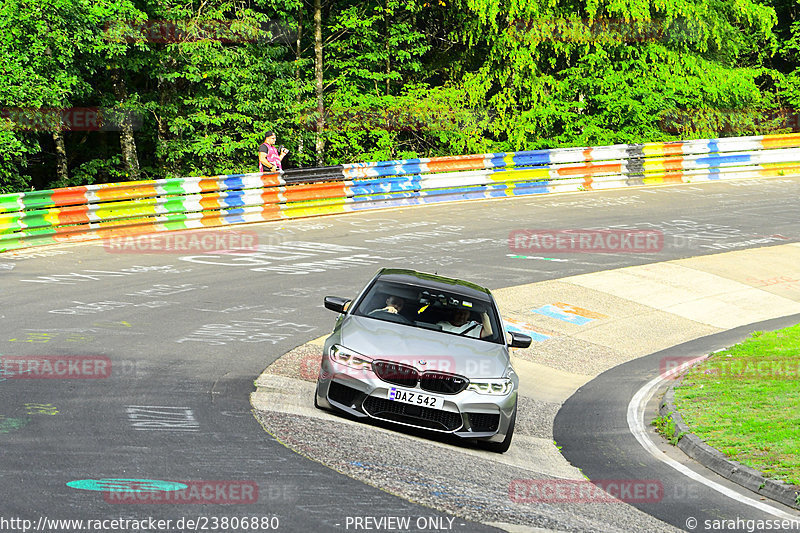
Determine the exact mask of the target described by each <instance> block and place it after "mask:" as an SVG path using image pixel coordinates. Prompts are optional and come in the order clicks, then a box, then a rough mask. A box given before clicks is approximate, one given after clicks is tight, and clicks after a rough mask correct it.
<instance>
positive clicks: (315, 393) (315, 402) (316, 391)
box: [314, 385, 323, 411]
mask: <svg viewBox="0 0 800 533" xmlns="http://www.w3.org/2000/svg"><path fill="white" fill-rule="evenodd" d="M318 394H319V385H317V388H315V389H314V407H316V408H317V409H319V410H320V411H322V410H323V409H322V407H320V406H319V403H318V402H317V395H318Z"/></svg>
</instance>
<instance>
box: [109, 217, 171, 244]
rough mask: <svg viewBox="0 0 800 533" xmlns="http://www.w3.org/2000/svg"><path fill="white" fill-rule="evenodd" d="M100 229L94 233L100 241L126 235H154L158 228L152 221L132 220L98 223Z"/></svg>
mask: <svg viewBox="0 0 800 533" xmlns="http://www.w3.org/2000/svg"><path fill="white" fill-rule="evenodd" d="M98 224H99V226H100V227H98V228H97V229H96V230H95V233H96V234H97V235H99V236H100V238H101V239H109V238H111V237H120V236H122V237H125V236H128V235H141V234H142V233H154V232H156V231H158V226H157V225H156V223H155V222H154V221H153V220H152V219H133V220H111V221H108V222H99V223H98Z"/></svg>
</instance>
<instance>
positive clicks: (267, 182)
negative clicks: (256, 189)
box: [261, 173, 281, 187]
mask: <svg viewBox="0 0 800 533" xmlns="http://www.w3.org/2000/svg"><path fill="white" fill-rule="evenodd" d="M261 183H263V184H264V187H279V186H280V184H281V178H280V175H278V173H273V174H261Z"/></svg>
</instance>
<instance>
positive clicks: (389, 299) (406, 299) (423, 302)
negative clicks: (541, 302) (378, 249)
mask: <svg viewBox="0 0 800 533" xmlns="http://www.w3.org/2000/svg"><path fill="white" fill-rule="evenodd" d="M353 314H355V315H359V316H366V317H369V318H373V319H376V320H384V321H387V322H396V323H398V324H405V325H407V326H412V327H417V328H424V329H430V330H435V331H441V332H442V333H444V334H448V335H460V336H463V337H469V338H474V339H480V340H483V341H487V342H493V343H502V342H503V340H504V339H503V335H502V331H501V327H500V320H499V319H498V316H497V313H496V312H495V310H494V306H493V305H492V302H491V300H490V299H489V298H488V297H486V298H474V297H467V296H464V295H461V294H458V293H454V292H449V291H446V290H441V289H438V288H429V287H420V286H416V285H409V284H403V283H394V282H387V281H382V280H378V281H376V282H375V283H374V284H373V285H372V287H370V289H369V291H368V292H367V293H366V294H365V295H364V297H363V298H362V299H361V300H360V302H359V303H358V307H357V308H356V309H355V310H354V311H353Z"/></svg>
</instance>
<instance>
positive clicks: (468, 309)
mask: <svg viewBox="0 0 800 533" xmlns="http://www.w3.org/2000/svg"><path fill="white" fill-rule="evenodd" d="M325 307H326V308H328V309H331V310H332V311H336V312H338V313H340V315H339V318H338V319H337V321H336V326H335V328H334V330H333V333H332V334H331V336H330V337H328V338H327V340H326V341H325V347H324V351H323V356H322V364H321V368H320V373H319V377H318V379H317V391H316V395H315V398H314V405H316V406H317V407H320V408H327V409H334V410H339V411H344V412H345V413H349V414H350V415H352V416H355V417H358V418H366V417H371V418H375V419H379V420H384V421H388V422H392V423H395V424H400V425H404V426H411V427H415V428H423V429H426V430H431V431H438V432H443V433H450V434H454V435H457V436H459V437H463V438H467V439H477V440H478V443H479V444H480V445H481V446H483V447H484V448H486V449H489V450H492V451H496V452H500V453H502V452H505V451H506V450H508V448H509V446H510V445H511V438H512V435H513V433H514V421H515V419H516V413H517V388H518V386H519V378H518V377H517V374H516V373H515V372H514V369H513V368H512V366H511V361H510V359H509V347H520V348H526V347H528V346H530V343H531V338H530V337H528V336H526V335H522V334H520V333H513V332H509V333H507V332H505V331H504V329H503V322H502V320H501V318H500V314H499V313H498V310H497V304H496V303H495V301H494V298H492V295H491V293H490V292H489V290H488V289H485V288H483V287H479V286H478V285H475V284H473V283H469V282H466V281H461V280H456V279H450V278H445V277H442V276H437V275H432V274H424V273H421V272H416V271H413V270H400V269H383V270H381V271H380V272H378V274H377V275H376V276H375V277H374V278H373V279H372V281H370V282H369V284H368V285H367V286H366V287H365V288H364V290H363V291H362V292H361V294H359V295H358V297H357V298H356V299H355V300H353V301H351V300H348V299H346V298H339V297H335V296H327V297H326V298H325ZM507 335H508V337H509V338H510V340H509V339H507Z"/></svg>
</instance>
